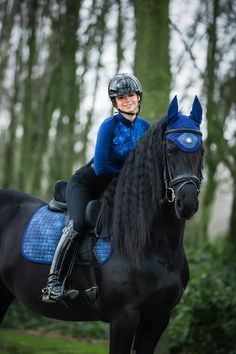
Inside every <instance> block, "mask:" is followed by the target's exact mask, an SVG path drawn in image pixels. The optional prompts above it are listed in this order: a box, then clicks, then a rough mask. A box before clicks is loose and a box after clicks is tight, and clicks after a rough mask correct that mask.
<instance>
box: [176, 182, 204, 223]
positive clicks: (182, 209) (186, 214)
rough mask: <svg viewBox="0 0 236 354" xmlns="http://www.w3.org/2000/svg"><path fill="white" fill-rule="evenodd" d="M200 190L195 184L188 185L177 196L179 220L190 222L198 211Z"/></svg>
mask: <svg viewBox="0 0 236 354" xmlns="http://www.w3.org/2000/svg"><path fill="white" fill-rule="evenodd" d="M198 204H199V201H198V190H197V189H196V186H195V185H194V183H186V184H185V185H184V186H183V187H182V188H181V189H179V190H178V191H177V192H176V195H175V212H176V215H177V217H178V218H179V219H184V220H188V219H190V218H191V217H192V216H193V215H194V214H195V213H196V212H197V210H198Z"/></svg>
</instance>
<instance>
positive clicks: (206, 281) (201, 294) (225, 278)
mask: <svg viewBox="0 0 236 354" xmlns="http://www.w3.org/2000/svg"><path fill="white" fill-rule="evenodd" d="M188 258H189V262H190V283H189V285H188V287H187V289H186V292H185V294H184V296H183V298H182V300H181V302H180V304H179V305H178V306H177V307H176V309H175V310H174V312H173V317H172V320H171V321H170V326H169V336H170V346H171V353H174V354H178V353H188V354H202V353H204V354H212V353H214V354H226V353H227V354H235V353H236V337H235V329H236V297H235V293H236V264H235V255H234V254H233V252H232V251H231V250H229V249H228V248H227V246H225V244H224V243H223V242H222V241H220V242H217V243H216V244H214V245H209V246H207V247H206V248H205V249H202V250H198V251H191V252H189V256H188Z"/></svg>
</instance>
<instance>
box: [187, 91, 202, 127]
mask: <svg viewBox="0 0 236 354" xmlns="http://www.w3.org/2000/svg"><path fill="white" fill-rule="evenodd" d="M189 117H190V118H191V119H193V120H194V121H195V122H196V123H197V124H198V125H200V124H201V121H202V106H201V103H200V101H199V99H198V97H197V96H195V98H194V101H193V105H192V110H191V112H190V115H189Z"/></svg>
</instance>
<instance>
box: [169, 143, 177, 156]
mask: <svg viewBox="0 0 236 354" xmlns="http://www.w3.org/2000/svg"><path fill="white" fill-rule="evenodd" d="M176 150H177V148H176V146H175V145H174V144H172V145H168V146H167V148H166V152H167V155H168V156H169V157H171V156H173V155H174V154H175V153H176Z"/></svg>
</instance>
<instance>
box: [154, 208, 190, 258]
mask: <svg viewBox="0 0 236 354" xmlns="http://www.w3.org/2000/svg"><path fill="white" fill-rule="evenodd" d="M184 226H185V223H184V222H183V221H180V220H179V219H178V218H177V216H176V214H175V212H174V208H173V207H172V206H171V207H170V206H169V205H166V206H165V207H164V208H163V210H162V212H161V215H160V218H159V227H160V229H161V232H160V234H159V240H158V243H159V245H160V244H162V245H163V247H165V248H168V249H169V250H170V251H173V252H176V251H178V249H179V248H180V247H181V246H182V244H183V235H184Z"/></svg>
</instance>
